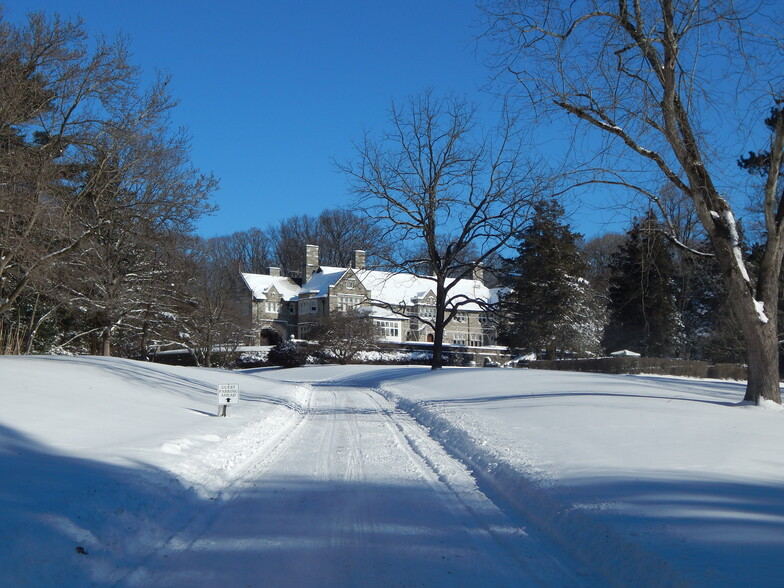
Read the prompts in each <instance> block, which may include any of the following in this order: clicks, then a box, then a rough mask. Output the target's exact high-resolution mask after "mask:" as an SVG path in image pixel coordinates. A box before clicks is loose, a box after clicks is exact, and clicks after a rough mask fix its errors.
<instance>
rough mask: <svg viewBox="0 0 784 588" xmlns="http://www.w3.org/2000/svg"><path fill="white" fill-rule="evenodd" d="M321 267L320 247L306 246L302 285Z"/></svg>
mask: <svg viewBox="0 0 784 588" xmlns="http://www.w3.org/2000/svg"><path fill="white" fill-rule="evenodd" d="M318 266H319V247H318V245H305V268H304V270H303V272H302V283H303V284H304V283H306V282H307V281H308V280H309V279H310V276H312V275H313V272H315V271H316V270H317V269H318Z"/></svg>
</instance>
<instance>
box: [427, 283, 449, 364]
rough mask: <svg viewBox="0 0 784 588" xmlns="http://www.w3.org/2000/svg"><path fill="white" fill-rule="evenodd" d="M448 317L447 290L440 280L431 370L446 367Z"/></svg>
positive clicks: (437, 288)
mask: <svg viewBox="0 0 784 588" xmlns="http://www.w3.org/2000/svg"><path fill="white" fill-rule="evenodd" d="M445 317H446V290H445V288H444V280H443V279H440V278H439V279H438V280H437V281H436V320H435V325H434V327H433V362H432V363H431V364H430V369H434V370H440V369H441V368H442V367H444V358H443V357H442V355H443V354H442V351H443V348H444V328H445V327H446V324H445Z"/></svg>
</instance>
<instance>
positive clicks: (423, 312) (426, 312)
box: [419, 306, 436, 318]
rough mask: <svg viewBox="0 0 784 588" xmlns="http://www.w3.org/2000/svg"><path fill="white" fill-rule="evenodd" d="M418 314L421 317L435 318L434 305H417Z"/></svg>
mask: <svg viewBox="0 0 784 588" xmlns="http://www.w3.org/2000/svg"><path fill="white" fill-rule="evenodd" d="M419 316H421V317H422V318H435V316H436V307H435V306H420V307H419Z"/></svg>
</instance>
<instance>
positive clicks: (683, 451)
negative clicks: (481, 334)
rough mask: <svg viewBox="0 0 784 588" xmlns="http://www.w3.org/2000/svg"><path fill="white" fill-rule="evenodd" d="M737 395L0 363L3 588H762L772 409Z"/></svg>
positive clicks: (653, 385)
mask: <svg viewBox="0 0 784 588" xmlns="http://www.w3.org/2000/svg"><path fill="white" fill-rule="evenodd" d="M222 383H238V384H240V388H241V401H240V404H239V405H238V406H236V407H231V408H230V411H229V412H230V415H229V418H225V419H224V418H217V417H215V416H214V415H215V414H216V401H215V397H216V393H215V389H216V386H217V385H218V384H222ZM742 397H743V385H742V384H739V383H728V382H717V381H696V380H686V379H676V378H664V377H652V376H651V377H648V376H602V375H586V374H575V373H568V372H540V371H529V370H514V369H501V370H499V369H495V370H493V369H445V370H442V371H440V372H435V373H433V372H430V371H429V370H427V369H426V368H421V367H381V366H378V367H374V366H355V367H337V366H320V367H307V368H300V369H295V370H278V369H260V370H249V371H246V372H226V371H222V370H206V369H198V368H181V367H170V366H162V365H151V364H145V363H138V362H131V361H125V360H118V359H105V358H94V357H77V358H59V357H58V358H51V357H21V358H18V357H0V402H2V407H3V408H2V410H0V585H2V586H90V585H95V586H105V585H123V586H125V585H129V586H163V585H167V586H168V585H171V586H175V585H182V586H209V585H215V584H214V583H215V582H220V584H221V585H223V586H227V587H232V586H235V585H237V586H245V585H252V586H278V585H280V586H297V585H299V586H317V585H318V586H326V585H343V586H349V585H352V586H363V585H364V586H387V585H419V584H421V585H427V586H471V585H474V586H478V585H483V586H497V585H536V584H540V585H545V586H564V585H570V586H603V585H618V586H630V585H634V586H676V585H684V586H687V585H694V586H739V585H746V586H782V585H784V573H782V572H781V571H780V567H781V566H780V563H779V560H780V557H781V554H782V548H784V452H782V447H784V412H782V410H781V409H780V407H778V406H776V405H766V406H763V407H755V406H748V405H744V404H743V403H741V399H742ZM455 458H456V459H455ZM469 472H472V473H473V477H471V476H469Z"/></svg>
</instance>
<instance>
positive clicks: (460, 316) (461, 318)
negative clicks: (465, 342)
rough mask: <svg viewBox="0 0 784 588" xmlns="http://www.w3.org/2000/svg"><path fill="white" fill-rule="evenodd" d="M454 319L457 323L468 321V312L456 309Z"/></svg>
mask: <svg viewBox="0 0 784 588" xmlns="http://www.w3.org/2000/svg"><path fill="white" fill-rule="evenodd" d="M455 320H456V321H457V322H458V323H465V322H468V313H467V312H465V311H463V310H460V311H458V312H457V314H456V315H455Z"/></svg>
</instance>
